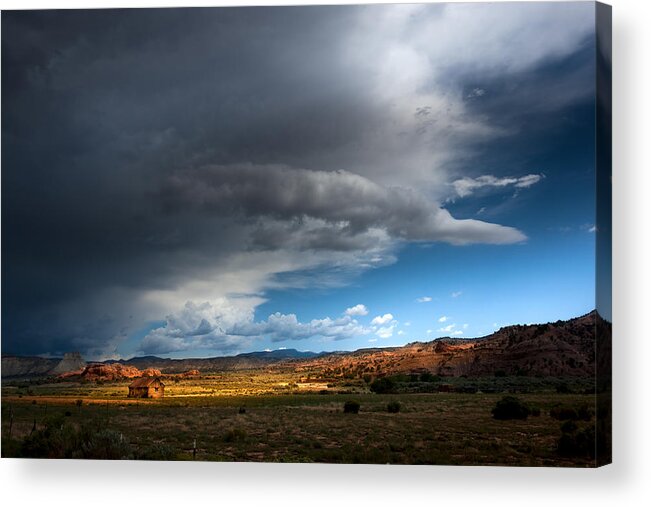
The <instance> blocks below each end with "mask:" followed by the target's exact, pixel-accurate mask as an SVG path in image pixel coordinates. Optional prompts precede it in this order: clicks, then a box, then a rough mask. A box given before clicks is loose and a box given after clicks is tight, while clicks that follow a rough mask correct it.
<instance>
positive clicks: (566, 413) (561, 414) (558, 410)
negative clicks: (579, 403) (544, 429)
mask: <svg viewBox="0 0 651 507" xmlns="http://www.w3.org/2000/svg"><path fill="white" fill-rule="evenodd" d="M549 416H550V417H552V418H554V419H558V420H559V421H568V420H570V421H578V420H579V414H578V413H577V411H576V410H575V409H573V408H572V407H564V406H560V405H557V406H555V407H552V409H551V410H550V411H549Z"/></svg>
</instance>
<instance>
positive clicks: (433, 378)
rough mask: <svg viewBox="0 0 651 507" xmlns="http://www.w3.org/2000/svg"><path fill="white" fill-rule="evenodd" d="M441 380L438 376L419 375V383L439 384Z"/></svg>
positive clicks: (426, 373)
mask: <svg viewBox="0 0 651 507" xmlns="http://www.w3.org/2000/svg"><path fill="white" fill-rule="evenodd" d="M440 380H441V377H439V376H438V375H432V374H431V373H429V372H425V373H421V374H420V381H421V382H439V381H440Z"/></svg>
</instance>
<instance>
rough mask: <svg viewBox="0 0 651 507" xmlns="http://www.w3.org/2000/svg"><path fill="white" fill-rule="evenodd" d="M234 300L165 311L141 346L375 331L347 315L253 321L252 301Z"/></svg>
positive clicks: (235, 344)
mask: <svg viewBox="0 0 651 507" xmlns="http://www.w3.org/2000/svg"><path fill="white" fill-rule="evenodd" d="M234 302H237V298H231V299H224V298H222V299H220V300H218V301H213V302H212V303H211V302H207V301H206V302H204V303H202V304H195V303H194V302H192V301H188V302H187V303H186V304H185V306H184V308H183V309H182V310H181V311H180V312H178V313H176V314H171V315H168V316H167V318H166V323H165V325H163V326H161V327H159V328H156V329H154V330H152V331H151V332H149V333H148V334H147V336H145V338H143V340H142V342H141V344H140V350H141V351H142V352H145V353H152V354H153V353H159V354H163V353H170V352H178V351H185V350H198V349H208V350H219V351H221V352H230V351H237V350H240V349H241V348H243V347H246V346H251V345H252V344H253V341H254V340H257V339H260V338H263V337H267V338H269V339H270V340H271V341H274V342H279V341H286V340H304V339H308V338H315V337H320V338H326V339H331V340H344V339H348V338H353V337H356V336H363V335H367V334H369V333H371V332H373V331H375V328H367V327H364V326H362V325H361V324H359V323H358V322H357V321H356V320H355V319H354V318H352V317H351V316H350V315H343V316H341V317H338V318H330V317H325V318H323V319H313V320H311V321H309V322H300V321H299V320H298V318H297V317H296V315H294V314H281V313H279V312H276V313H274V314H271V315H269V317H268V318H267V319H266V320H262V321H257V322H256V321H254V320H253V309H252V308H251V307H250V306H247V305H246V304H243V305H242V306H241V307H238V306H237V305H236V304H234ZM389 320H390V321H391V319H389ZM393 327H394V324H391V325H390V326H388V328H381V330H378V335H380V333H381V335H388V336H391V334H390V333H392V331H393Z"/></svg>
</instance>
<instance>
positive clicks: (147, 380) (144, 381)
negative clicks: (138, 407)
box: [129, 377, 165, 387]
mask: <svg viewBox="0 0 651 507" xmlns="http://www.w3.org/2000/svg"><path fill="white" fill-rule="evenodd" d="M155 382H158V383H159V384H160V385H162V386H164V385H165V384H163V382H162V381H161V379H160V377H140V378H137V379H136V380H134V381H133V382H131V384H130V385H129V387H149V386H150V385H152V384H154V383H155Z"/></svg>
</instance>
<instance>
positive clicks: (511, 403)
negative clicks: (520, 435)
mask: <svg viewBox="0 0 651 507" xmlns="http://www.w3.org/2000/svg"><path fill="white" fill-rule="evenodd" d="M491 413H492V414H493V417H494V418H495V419H500V420H506V419H526V418H527V417H529V413H530V409H529V406H528V405H527V404H526V403H524V402H522V401H520V399H518V398H516V397H515V396H504V398H502V399H501V400H500V401H498V402H497V403H496V404H495V407H493V410H492V411H491Z"/></svg>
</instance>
